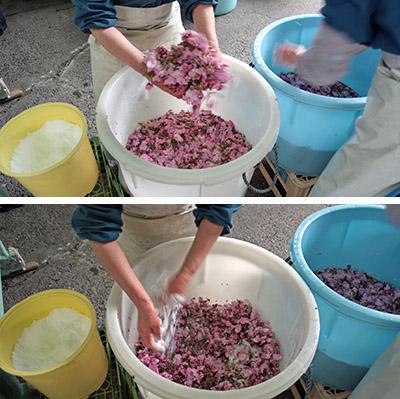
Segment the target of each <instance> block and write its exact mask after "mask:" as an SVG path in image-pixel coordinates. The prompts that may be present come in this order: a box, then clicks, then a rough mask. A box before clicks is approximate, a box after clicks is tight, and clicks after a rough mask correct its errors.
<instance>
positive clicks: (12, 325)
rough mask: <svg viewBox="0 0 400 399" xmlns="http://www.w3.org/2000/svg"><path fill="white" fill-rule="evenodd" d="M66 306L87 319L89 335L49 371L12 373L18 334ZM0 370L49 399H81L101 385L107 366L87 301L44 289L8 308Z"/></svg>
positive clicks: (0, 329) (1, 329)
mask: <svg viewBox="0 0 400 399" xmlns="http://www.w3.org/2000/svg"><path fill="white" fill-rule="evenodd" d="M61 307H67V308H71V309H73V310H76V311H78V312H80V313H81V314H84V315H86V316H87V317H89V318H90V320H91V322H92V325H91V328H90V332H89V335H88V336H87V338H86V339H85V341H84V342H83V343H82V345H81V346H80V348H78V350H77V351H76V352H75V353H74V354H72V355H71V356H70V357H69V358H68V359H66V360H65V361H64V363H62V364H60V365H59V366H57V367H54V368H52V369H49V370H44V371H40V372H28V371H20V370H16V369H15V368H14V366H13V362H12V352H13V349H14V346H15V343H16V341H17V340H18V338H19V337H20V336H21V334H22V331H23V330H24V329H25V328H26V327H29V326H30V325H31V323H32V322H33V321H34V320H39V319H42V318H44V317H46V316H47V315H48V314H49V313H50V312H51V311H52V310H54V309H56V308H61ZM0 342H1V345H0V368H2V369H3V370H4V371H6V372H7V373H9V374H12V375H17V376H20V377H23V378H24V379H25V380H26V381H28V382H29V383H30V384H31V385H33V386H34V387H35V388H36V389H37V390H39V391H40V392H42V393H43V394H44V395H46V396H47V397H48V398H50V399H83V398H87V397H88V396H89V395H90V394H91V393H93V392H94V391H97V390H98V389H99V388H100V387H101V385H102V384H103V382H104V380H105V378H106V375H107V371H108V363H107V357H106V354H105V351H104V347H103V345H102V343H101V339H100V335H99V332H98V331H97V328H96V313H95V311H94V308H93V306H92V304H91V303H90V301H89V300H88V299H87V298H86V297H85V296H84V295H82V294H80V293H78V292H75V291H72V290H64V289H57V290H48V291H43V292H40V293H38V294H35V295H32V296H30V297H28V298H26V299H25V300H23V301H22V302H20V303H18V304H17V305H15V306H14V307H13V308H11V309H10V310H9V311H8V312H7V313H6V314H5V315H4V316H3V317H2V318H1V319H0Z"/></svg>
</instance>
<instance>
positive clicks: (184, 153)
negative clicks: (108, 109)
mask: <svg viewBox="0 0 400 399" xmlns="http://www.w3.org/2000/svg"><path fill="white" fill-rule="evenodd" d="M126 148H127V149H128V150H129V151H131V152H132V153H133V154H135V155H137V156H139V157H140V158H141V159H143V160H145V161H148V162H152V163H155V164H158V165H161V166H165V167H171V168H181V169H202V168H209V167H213V166H217V165H222V164H224V163H227V162H230V161H232V160H234V159H236V158H239V157H241V156H242V155H244V154H246V153H247V152H248V151H250V150H251V144H250V143H249V142H248V141H247V140H246V138H245V137H244V135H243V134H241V133H240V132H238V131H237V130H236V129H235V126H234V124H233V122H232V121H226V120H224V119H222V118H221V117H219V116H217V115H214V114H213V113H212V112H211V111H207V110H204V111H201V112H200V113H199V114H196V113H193V112H187V111H181V112H179V113H173V112H172V111H169V112H167V113H166V114H165V115H162V116H161V117H159V118H154V119H151V120H149V121H147V122H146V123H142V124H140V125H139V127H138V128H137V129H135V131H134V132H133V133H131V134H130V135H129V138H128V142H127V144H126Z"/></svg>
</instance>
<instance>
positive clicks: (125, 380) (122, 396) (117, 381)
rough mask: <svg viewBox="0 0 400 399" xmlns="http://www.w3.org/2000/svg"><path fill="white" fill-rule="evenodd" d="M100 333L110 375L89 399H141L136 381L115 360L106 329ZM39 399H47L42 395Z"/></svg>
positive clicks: (102, 329)
mask: <svg viewBox="0 0 400 399" xmlns="http://www.w3.org/2000/svg"><path fill="white" fill-rule="evenodd" d="M99 332H100V337H101V340H102V342H103V345H104V348H105V351H106V354H107V358H108V374H107V378H106V380H105V381H104V383H103V385H102V386H101V388H100V389H99V390H98V391H96V392H94V393H92V394H91V395H90V396H89V399H139V395H138V391H137V389H136V384H135V381H134V379H133V378H132V377H131V376H130V375H129V374H128V373H127V372H126V371H125V370H124V369H123V367H122V366H121V365H120V364H119V362H118V361H117V359H116V358H115V356H114V353H113V352H112V350H111V347H110V344H109V343H108V340H107V336H106V332H105V330H104V328H100V329H99ZM39 398H40V399H47V397H46V396H44V395H41V394H40V395H39Z"/></svg>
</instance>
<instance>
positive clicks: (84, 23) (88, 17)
mask: <svg viewBox="0 0 400 399" xmlns="http://www.w3.org/2000/svg"><path fill="white" fill-rule="evenodd" d="M71 1H72V3H73V4H74V6H75V25H76V26H77V27H78V28H79V29H80V30H81V31H82V32H84V33H90V29H105V28H110V27H112V26H115V24H116V21H117V16H116V11H115V8H114V4H113V1H112V0H71Z"/></svg>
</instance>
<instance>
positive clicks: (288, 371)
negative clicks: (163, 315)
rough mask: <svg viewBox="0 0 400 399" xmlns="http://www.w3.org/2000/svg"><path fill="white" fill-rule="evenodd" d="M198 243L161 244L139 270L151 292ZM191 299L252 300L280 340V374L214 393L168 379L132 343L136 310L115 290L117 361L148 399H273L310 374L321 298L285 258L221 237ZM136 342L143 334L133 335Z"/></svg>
mask: <svg viewBox="0 0 400 399" xmlns="http://www.w3.org/2000/svg"><path fill="white" fill-rule="evenodd" d="M191 243H192V238H183V239H179V240H174V241H170V242H167V243H165V244H161V245H159V246H157V247H155V248H153V249H151V250H150V251H148V252H146V253H145V254H144V255H143V256H142V257H141V258H140V259H139V260H138V262H137V263H136V265H137V266H136V268H135V272H136V273H137V275H138V277H139V279H140V280H141V282H142V284H143V285H144V287H145V288H146V290H147V291H148V292H149V291H151V287H152V284H154V282H155V281H157V279H158V277H159V276H160V275H161V273H165V271H168V274H169V275H173V274H174V273H175V272H176V271H177V270H178V269H179V267H180V266H181V265H182V262H183V260H184V258H185V255H186V253H187V251H188V250H189V247H190V245H191ZM188 296H189V297H198V296H202V297H205V298H210V299H211V300H212V301H214V302H219V303H224V302H225V301H232V300H235V299H247V300H249V301H250V302H251V303H252V304H253V306H255V308H256V309H257V310H258V312H259V313H260V315H261V317H262V318H263V319H264V320H268V321H270V323H271V327H272V329H273V331H274V332H275V334H276V338H277V339H278V341H279V343H280V346H281V351H282V355H283V358H282V360H281V363H280V367H281V372H280V373H279V374H278V375H276V376H275V377H273V378H271V379H270V380H268V381H266V382H263V383H261V384H258V385H255V386H253V387H249V388H244V389H237V390H231V391H208V390H200V389H194V388H190V387H187V386H184V385H180V384H177V383H175V382H172V381H169V380H167V379H165V378H163V377H161V376H160V375H158V374H156V373H154V372H153V371H152V370H150V369H149V368H147V367H146V366H145V365H144V364H142V363H141V362H140V360H139V359H138V358H137V357H136V356H135V354H134V352H133V351H132V350H131V347H132V345H133V343H134V342H127V337H128V336H129V335H130V336H132V331H130V332H128V329H129V326H130V324H131V323H130V322H129V318H132V319H133V321H134V326H136V319H137V311H136V307H135V306H134V305H133V304H132V302H131V301H130V300H129V298H128V297H127V295H126V294H125V293H123V292H122V291H121V289H120V288H119V287H118V286H117V285H116V284H115V285H114V287H113V289H112V291H111V294H110V297H109V299H108V302H107V311H106V329H107V336H108V339H109V341H110V344H111V347H112V349H113V352H114V353H115V356H116V357H117V359H118V360H119V362H120V363H121V364H122V366H123V367H124V368H125V369H126V370H127V371H128V373H130V374H131V375H132V376H133V377H134V378H135V381H136V383H137V384H138V386H139V389H140V391H141V393H142V395H143V396H144V398H147V399H188V398H191V399H228V398H229V399H268V398H274V397H275V396H277V395H279V394H280V393H281V392H283V391H285V390H286V389H287V388H289V387H290V386H291V385H293V384H294V383H295V382H296V381H297V380H298V379H299V378H300V377H301V376H302V375H303V374H304V372H305V371H306V370H307V368H308V367H309V365H310V363H311V361H312V358H313V356H314V354H315V351H316V348H317V342H318V336H319V317H318V310H317V305H316V302H315V300H314V297H313V295H312V293H311V291H310V290H309V288H308V287H307V285H306V284H305V283H304V282H303V280H302V279H301V278H300V277H299V275H298V274H297V273H296V272H295V271H294V270H293V269H292V268H291V267H290V266H289V265H288V264H287V263H286V262H284V261H283V260H282V259H280V258H279V257H277V256H276V255H274V254H272V253H271V252H269V251H267V250H265V249H262V248H260V247H258V246H256V245H253V244H250V243H247V242H244V241H240V240H235V239H232V238H220V239H219V240H218V241H217V243H216V244H215V246H214V248H213V249H212V251H211V252H210V253H209V255H208V256H207V258H206V261H205V262H204V264H203V265H202V267H201V269H200V270H199V271H198V272H197V274H196V275H195V277H194V279H193V280H192V282H191V285H190V287H189V292H188ZM133 336H134V337H135V339H136V338H137V331H133Z"/></svg>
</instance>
